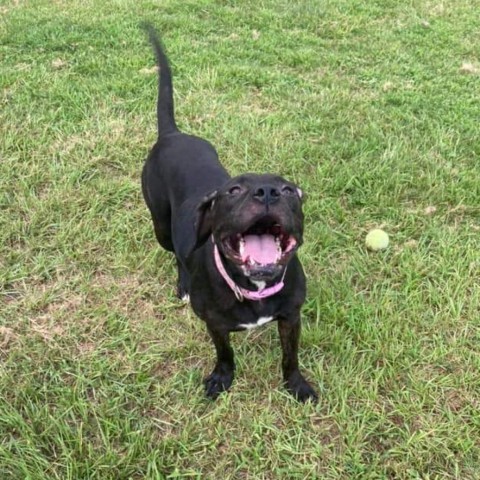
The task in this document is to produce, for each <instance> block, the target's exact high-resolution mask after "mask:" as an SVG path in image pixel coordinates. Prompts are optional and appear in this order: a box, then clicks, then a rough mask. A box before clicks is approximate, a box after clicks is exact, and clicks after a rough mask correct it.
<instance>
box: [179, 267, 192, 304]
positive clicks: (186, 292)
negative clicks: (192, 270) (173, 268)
mask: <svg viewBox="0 0 480 480" xmlns="http://www.w3.org/2000/svg"><path fill="white" fill-rule="evenodd" d="M177 270H178V281H177V297H178V298H180V299H181V300H183V301H185V302H188V301H189V300H190V274H189V273H188V271H187V270H186V268H185V267H184V266H183V265H182V262H181V261H180V260H179V259H178V258H177Z"/></svg>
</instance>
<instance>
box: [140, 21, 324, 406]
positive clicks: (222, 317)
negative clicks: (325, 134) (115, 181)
mask: <svg viewBox="0 0 480 480" xmlns="http://www.w3.org/2000/svg"><path fill="white" fill-rule="evenodd" d="M147 30H148V32H149V35H150V40H151V42H152V44H153V47H154V50H155V54H156V57H157V61H158V64H159V68H160V80H159V91H158V104H157V117H158V140H157V143H156V144H155V145H154V147H153V148H152V150H151V152H150V154H149V156H148V158H147V161H146V163H145V166H144V169H143V173H142V189H143V195H144V197H145V201H146V203H147V206H148V208H149V209H150V212H151V215H152V219H153V225H154V228H155V234H156V237H157V239H158V241H159V243H160V245H161V246H162V247H163V248H165V249H166V250H169V251H172V252H174V254H175V257H176V260H177V267H178V295H179V297H181V298H188V296H189V297H190V301H191V304H192V307H193V310H194V311H195V313H196V314H197V315H198V316H199V317H200V318H201V319H202V320H204V321H205V323H206V324H207V329H208V332H209V334H210V336H211V338H212V340H213V343H214V344H215V349H216V353H217V362H216V365H215V368H214V369H213V372H212V373H211V374H210V375H209V376H208V377H207V378H206V380H205V389H206V394H207V396H208V397H210V398H216V397H217V396H218V394H219V393H220V392H222V391H225V390H228V388H229V387H230V385H231V384H232V380H233V373H234V370H235V363H234V359H233V350H232V348H231V346H230V341H229V334H230V332H232V331H239V330H245V329H249V328H253V327H256V326H259V325H262V324H265V323H268V322H270V321H273V320H275V321H277V322H278V331H279V333H280V340H281V345H282V351H283V360H282V370H283V377H284V380H285V384H286V387H287V389H288V390H289V391H290V392H291V393H292V394H293V395H294V396H295V397H296V398H297V399H299V400H301V401H306V400H316V399H317V395H316V393H315V391H314V390H313V389H312V387H311V386H310V385H309V383H308V382H307V381H306V380H305V378H304V377H303V376H302V374H301V373H300V371H299V368H298V355H297V354H298V341H299V336H300V307H301V306H302V304H303V302H304V300H305V275H304V273H303V269H302V266H301V264H300V262H299V260H298V258H297V256H296V250H297V248H298V247H299V246H300V245H301V243H302V235H303V214H302V200H301V197H302V192H301V190H300V189H299V188H298V187H296V186H295V185H294V184H293V183H291V182H288V181H287V180H284V179H283V178H282V177H280V176H277V175H267V174H265V175H257V174H252V173H249V174H245V175H240V176H238V177H235V178H231V177H230V176H229V175H228V173H227V172H226V170H225V169H224V168H223V167H222V166H221V165H220V163H219V161H218V157H217V153H216V152H215V149H214V148H213V147H212V145H210V143H208V142H207V141H205V140H203V139H201V138H198V137H195V136H191V135H186V134H184V133H181V132H180V131H179V130H178V129H177V126H176V124H175V119H174V109H173V90H172V79H171V72H170V67H169V64H168V60H167V57H166V56H165V54H164V52H163V50H162V47H161V44H160V41H159V39H158V37H157V35H156V33H155V31H154V29H153V28H152V27H149V26H147Z"/></svg>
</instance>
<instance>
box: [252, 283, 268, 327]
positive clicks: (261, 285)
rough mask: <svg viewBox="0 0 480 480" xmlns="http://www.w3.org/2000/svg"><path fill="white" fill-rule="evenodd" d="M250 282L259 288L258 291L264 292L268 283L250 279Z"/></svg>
mask: <svg viewBox="0 0 480 480" xmlns="http://www.w3.org/2000/svg"><path fill="white" fill-rule="evenodd" d="M250 281H251V282H252V283H253V284H254V285H255V286H256V287H257V288H258V290H263V289H264V288H265V285H266V284H267V283H266V282H261V281H259V280H252V279H250ZM260 318H262V317H260Z"/></svg>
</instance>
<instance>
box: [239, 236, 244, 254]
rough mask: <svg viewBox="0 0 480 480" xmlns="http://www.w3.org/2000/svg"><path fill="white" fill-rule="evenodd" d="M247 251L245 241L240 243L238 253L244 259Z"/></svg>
mask: <svg viewBox="0 0 480 480" xmlns="http://www.w3.org/2000/svg"><path fill="white" fill-rule="evenodd" d="M244 251H245V241H244V240H243V239H241V240H240V242H238V252H239V253H240V255H241V256H242V257H243V252H244Z"/></svg>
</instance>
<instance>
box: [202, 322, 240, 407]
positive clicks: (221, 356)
mask: <svg viewBox="0 0 480 480" xmlns="http://www.w3.org/2000/svg"><path fill="white" fill-rule="evenodd" d="M208 333H209V334H210V337H211V338H212V340H213V343H214V345H215V350H216V352H217V363H216V365H215V368H214V369H213V371H212V373H211V374H210V375H209V376H208V377H207V378H206V379H205V393H206V395H207V397H208V398H211V399H212V400H214V399H215V398H217V397H218V395H219V394H220V393H221V392H224V391H226V390H228V389H229V388H230V385H231V384H232V381H233V372H234V370H235V362H234V360H233V349H232V347H231V346H230V334H229V332H221V331H218V330H214V329H211V328H209V329H208Z"/></svg>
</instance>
